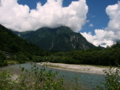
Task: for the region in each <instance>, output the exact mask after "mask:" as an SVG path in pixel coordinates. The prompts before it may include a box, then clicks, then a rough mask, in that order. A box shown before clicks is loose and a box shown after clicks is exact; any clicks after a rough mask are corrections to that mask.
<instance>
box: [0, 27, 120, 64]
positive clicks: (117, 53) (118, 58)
mask: <svg viewBox="0 0 120 90" xmlns="http://www.w3.org/2000/svg"><path fill="white" fill-rule="evenodd" d="M0 42H1V43H0V66H4V65H8V64H9V62H10V61H16V62H18V63H25V62H30V61H32V62H47V61H48V62H54V63H68V64H90V65H113V66H115V65H118V64H120V63H119V62H120V43H119V42H117V43H116V44H114V45H113V46H111V47H107V48H101V47H95V48H91V49H86V50H78V51H70V52H54V51H46V50H43V49H40V48H39V47H37V46H36V45H34V44H32V43H30V42H28V41H26V40H23V39H22V38H20V37H19V36H17V35H15V34H13V32H11V31H10V30H8V29H6V28H5V27H3V26H2V25H0Z"/></svg>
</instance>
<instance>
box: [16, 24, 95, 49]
mask: <svg viewBox="0 0 120 90" xmlns="http://www.w3.org/2000/svg"><path fill="white" fill-rule="evenodd" d="M16 34H20V37H22V38H24V39H26V40H27V41H30V42H32V43H34V44H36V45H37V46H39V47H40V48H43V49H46V50H53V51H71V50H85V49H88V48H93V47H94V45H92V44H91V43H89V42H88V41H87V40H86V39H85V38H84V37H83V36H82V35H81V34H80V33H75V32H73V31H72V30H71V29H70V28H68V27H65V26H61V27H59V28H54V29H52V28H47V27H44V28H40V29H38V30H36V31H32V32H22V33H17V32H16Z"/></svg>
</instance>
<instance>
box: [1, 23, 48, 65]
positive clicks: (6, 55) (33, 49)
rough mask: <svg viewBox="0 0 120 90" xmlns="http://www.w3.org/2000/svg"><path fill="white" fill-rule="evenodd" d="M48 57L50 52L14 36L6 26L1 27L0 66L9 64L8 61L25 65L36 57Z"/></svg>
mask: <svg viewBox="0 0 120 90" xmlns="http://www.w3.org/2000/svg"><path fill="white" fill-rule="evenodd" d="M44 55H45V56H47V55H49V51H46V50H43V49H40V48H39V47H37V46H36V45H34V44H32V43H30V42H28V41H26V40H23V39H22V38H20V37H19V36H17V35H15V34H13V32H12V31H10V30H8V29H7V28H5V27H4V26H2V25H0V66H4V65H6V64H7V62H6V61H11V60H12V61H17V62H19V63H24V62H26V61H33V60H34V59H33V58H34V57H36V56H44Z"/></svg>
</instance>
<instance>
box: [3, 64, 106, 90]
mask: <svg viewBox="0 0 120 90" xmlns="http://www.w3.org/2000/svg"><path fill="white" fill-rule="evenodd" d="M20 66H22V67H25V68H26V69H28V70H30V69H31V67H32V65H31V64H30V63H25V64H20V65H10V66H7V67H4V68H11V67H13V68H14V72H15V73H19V72H20V69H19V67H20ZM37 67H38V68H39V69H40V68H42V66H40V65H37ZM51 69H52V71H53V72H56V71H58V72H59V73H58V76H63V75H64V79H65V81H66V82H74V81H75V78H76V77H77V78H78V79H79V82H80V83H81V84H82V85H83V86H84V87H87V88H90V89H91V90H96V89H95V88H96V86H97V85H99V84H100V83H102V82H103V81H104V75H98V74H88V73H80V72H73V71H66V70H58V69H53V68H46V70H51Z"/></svg>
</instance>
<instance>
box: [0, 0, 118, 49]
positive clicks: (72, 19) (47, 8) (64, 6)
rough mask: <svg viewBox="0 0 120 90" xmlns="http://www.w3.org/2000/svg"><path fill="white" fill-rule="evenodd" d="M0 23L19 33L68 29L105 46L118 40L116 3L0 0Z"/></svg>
mask: <svg viewBox="0 0 120 90" xmlns="http://www.w3.org/2000/svg"><path fill="white" fill-rule="evenodd" d="M0 24H2V25H4V26H5V27H7V28H9V29H11V30H14V31H19V32H24V31H35V30H37V29H38V28H41V27H50V28H56V27H60V26H68V27H70V28H71V29H72V30H73V31H74V32H78V33H80V34H82V35H83V36H84V37H85V38H86V39H87V40H88V41H89V42H91V43H92V44H94V45H95V46H99V45H101V46H103V47H107V46H111V45H113V44H114V43H115V42H116V41H120V37H119V35H120V1H119V0H0Z"/></svg>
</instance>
